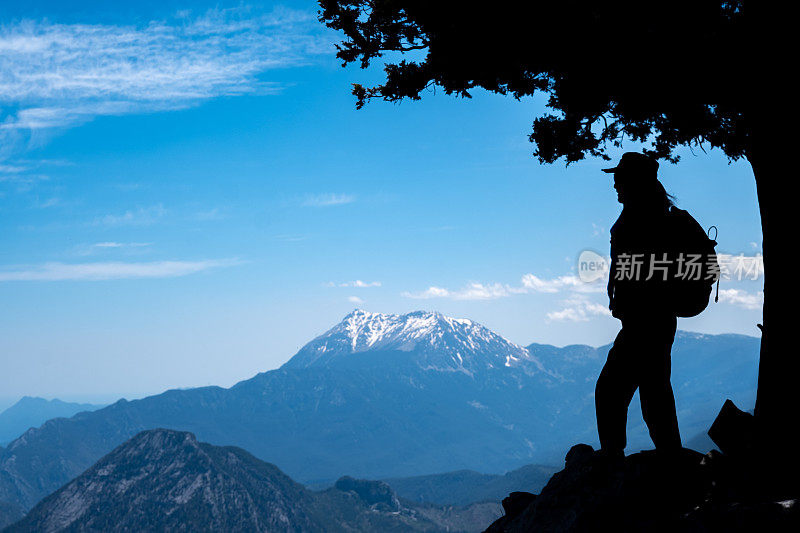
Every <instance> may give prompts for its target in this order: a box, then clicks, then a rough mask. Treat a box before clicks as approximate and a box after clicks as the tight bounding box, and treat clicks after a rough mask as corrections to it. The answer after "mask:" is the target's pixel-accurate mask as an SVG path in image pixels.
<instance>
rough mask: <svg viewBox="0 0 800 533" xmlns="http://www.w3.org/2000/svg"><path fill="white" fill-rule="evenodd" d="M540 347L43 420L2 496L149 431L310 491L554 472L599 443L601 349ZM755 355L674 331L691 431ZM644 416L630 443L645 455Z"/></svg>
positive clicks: (287, 376)
mask: <svg viewBox="0 0 800 533" xmlns="http://www.w3.org/2000/svg"><path fill="white" fill-rule="evenodd" d="M312 342H313V341H312ZM541 346H543V345H539V347H535V348H536V350H537V352H536V354H535V355H536V357H537V359H539V360H540V364H543V365H545V366H546V367H547V369H548V372H540V371H538V370H536V369H535V368H534V369H533V370H531V365H533V363H530V362H529V361H528V360H527V359H523V358H520V361H521V363H520V364H514V365H511V366H505V364H502V365H495V366H493V367H491V368H490V367H480V366H476V367H475V368H476V369H477V368H481V371H480V372H477V371H475V372H473V373H472V374H471V375H470V374H467V373H465V372H460V371H457V372H441V371H436V370H430V369H428V370H426V369H425V365H424V364H420V362H421V361H423V362H424V357H426V355H425V354H424V353H423V354H420V352H417V351H400V350H377V349H370V350H366V351H363V352H353V353H351V352H348V353H347V354H346V357H339V358H335V359H334V360H335V361H336V364H324V365H323V364H320V365H311V366H306V367H304V366H300V367H297V368H295V367H288V368H287V367H281V368H280V369H276V370H272V371H268V372H263V373H260V374H257V375H256V376H254V377H252V378H250V379H248V380H244V381H242V382H239V383H237V384H236V385H234V386H233V387H231V388H229V389H223V388H220V387H203V388H197V389H188V390H170V391H167V392H164V393H162V394H160V395H156V396H151V397H147V398H143V399H140V400H134V401H130V402H129V401H125V400H122V401H119V402H116V403H115V404H112V405H111V406H108V407H106V408H104V409H101V410H99V411H95V412H91V413H80V414H78V415H75V416H74V417H72V418H70V419H54V420H49V421H47V422H46V423H45V424H43V425H42V426H41V427H39V428H34V429H31V430H29V431H27V432H26V433H25V434H23V435H22V436H20V438H18V439H16V440H15V441H14V442H12V443H11V444H10V445H9V447H8V448H7V449H5V450H2V451H0V500H4V501H7V502H10V503H14V504H16V505H19V506H21V507H23V508H26V509H29V508H30V507H32V506H33V505H34V504H35V503H36V502H37V501H39V499H41V498H42V497H44V496H46V495H47V494H49V493H50V492H52V491H53V490H55V489H56V488H57V487H59V486H61V485H63V484H64V483H66V482H67V481H69V480H70V479H72V478H73V477H75V476H76V475H77V474H79V473H80V472H82V471H83V470H84V469H86V468H87V467H89V466H90V465H92V464H93V463H94V462H95V461H96V460H97V459H99V458H100V457H102V456H103V455H105V454H106V453H108V452H109V451H111V450H112V449H113V448H114V447H115V446H117V445H119V444H120V443H122V442H124V441H125V440H127V439H129V438H130V437H132V436H133V435H135V434H136V433H138V432H139V431H142V430H145V429H152V428H155V427H168V428H171V429H176V430H184V431H192V432H194V433H195V434H196V435H197V436H198V438H201V439H202V440H203V441H206V442H210V443H212V444H215V445H236V446H239V447H242V448H244V449H247V450H248V451H250V452H251V453H253V454H254V455H255V456H257V457H260V458H262V459H264V460H267V461H269V462H271V463H274V464H278V465H280V468H281V469H282V470H283V471H285V472H287V474H288V475H290V476H291V477H292V478H294V479H297V480H299V481H302V482H304V483H308V482H316V481H324V480H329V479H336V478H338V477H339V476H341V475H345V474H347V475H353V476H356V477H359V478H372V479H383V478H396V477H409V476H418V475H427V474H430V473H431V472H443V471H445V472H446V471H456V470H462V469H473V470H478V471H483V472H505V471H508V470H513V469H514V468H518V467H520V466H523V465H527V464H530V463H544V464H547V463H550V464H557V463H556V462H560V459H561V457H563V454H564V452H565V450H566V449H568V447H569V446H570V445H571V444H573V443H574V442H576V441H578V440H583V441H587V442H593V440H594V439H595V438H596V437H595V433H596V431H595V427H594V404H593V400H592V393H593V389H594V383H593V380H594V379H596V376H597V373H599V369H600V367H601V366H602V363H603V361H604V357H605V353H604V351H605V350H607V347H601V348H591V347H589V348H588V349H587V348H585V347H580V346H578V347H567V348H556V347H552V348H548V349H544V348H542V347H541ZM699 354H702V357H699V356H698V355H699ZM757 354H758V339H755V338H750V337H741V338H740V337H735V338H731V337H725V336H722V337H719V338H718V337H713V336H707V337H702V338H695V337H694V336H691V335H689V336H684V335H678V336H677V338H676V345H675V350H674V357H673V361H674V367H673V369H674V372H673V375H674V376H675V384H676V387H675V388H676V397H677V399H678V404H679V411H680V410H681V409H682V411H681V412H680V413H679V417H680V418H681V424H682V430H685V431H684V433H685V434H686V435H693V434H696V433H699V432H700V431H704V430H706V429H707V428H708V424H709V423H710V421H711V420H712V419H713V417H714V416H715V415H716V412H717V411H718V410H719V406H720V405H721V404H722V402H723V401H724V399H725V397H727V396H731V397H732V398H733V399H734V400H735V401H736V402H737V404H739V405H743V406H747V405H748V404H749V403H751V402H752V400H751V396H752V399H754V391H755V379H756V378H755V376H756V372H757ZM434 355H437V356H442V357H449V356H450V355H451V354H450V353H445V354H434ZM480 356H481V357H484V356H486V357H495V356H494V355H491V354H489V355H487V354H480ZM478 360H480V361H482V360H483V359H480V358H479V359H478ZM501 360H503V361H504V359H501ZM450 361H452V359H450ZM636 409H638V406H635V407H634V408H632V409H631V415H630V419H631V427H630V428H629V436H630V439H629V442H630V443H631V446H640V445H641V446H643V447H648V446H649V439H648V438H647V433H646V431H645V429H644V427H643V424H642V423H641V422H640V421H639V420H638V415H637V414H636V412H635V410H636ZM687 409H688V410H687ZM265 435H269V439H266V438H265V437H264V436H265Z"/></svg>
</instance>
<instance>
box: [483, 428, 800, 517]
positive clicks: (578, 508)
mask: <svg viewBox="0 0 800 533" xmlns="http://www.w3.org/2000/svg"><path fill="white" fill-rule="evenodd" d="M745 471H746V470H745V469H743V466H742V465H741V464H738V463H733V462H732V461H731V460H730V458H727V457H724V456H722V455H721V454H719V453H718V452H711V453H709V454H708V455H702V454H699V453H697V452H694V451H691V450H686V449H684V450H682V452H681V453H679V454H676V455H671V456H665V455H663V454H658V453H657V452H653V451H649V452H640V453H636V454H633V455H630V456H628V457H625V458H624V459H623V458H621V457H620V458H611V457H606V456H604V455H603V454H602V453H601V452H597V451H594V450H593V449H592V448H591V446H588V445H586V444H579V445H576V446H574V447H573V448H572V449H571V450H570V451H569V453H568V454H567V457H566V461H565V467H564V470H562V471H561V472H558V473H556V474H555V475H553V477H552V478H551V479H550V481H549V482H548V483H547V485H546V486H545V487H544V489H542V492H541V494H539V495H538V496H535V497H534V496H533V495H527V496H526V495H525V493H514V494H512V495H511V496H509V498H507V499H506V500H504V501H503V507H504V509H505V511H506V514H505V516H503V517H502V518H500V519H498V520H497V521H496V522H494V523H493V524H492V525H491V526H490V527H489V529H487V532H491V533H499V532H507V533H513V532H530V531H536V532H539V531H541V532H562V531H563V532H567V531H569V532H583V531H587V532H588V531H648V532H650V531H693V532H716V531H726V532H727V531H755V530H760V531H800V502H798V500H796V499H792V498H788V499H786V498H785V496H786V495H784V496H782V497H777V496H775V495H769V494H768V492H767V491H759V490H754V487H753V486H751V485H750V482H757V481H756V479H757V478H755V477H752V476H745V477H744V478H743V477H742V476H741V475H740V474H742V472H745Z"/></svg>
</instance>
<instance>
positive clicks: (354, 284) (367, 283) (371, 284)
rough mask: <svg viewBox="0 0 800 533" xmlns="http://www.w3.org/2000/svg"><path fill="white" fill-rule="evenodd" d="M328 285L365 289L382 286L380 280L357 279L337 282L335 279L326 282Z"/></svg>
mask: <svg viewBox="0 0 800 533" xmlns="http://www.w3.org/2000/svg"><path fill="white" fill-rule="evenodd" d="M325 285H326V286H328V287H352V288H356V289H365V288H368V287H380V286H381V282H380V281H361V280H360V279H357V280H355V281H342V282H340V283H336V282H335V281H329V282H328V283H326V284H325Z"/></svg>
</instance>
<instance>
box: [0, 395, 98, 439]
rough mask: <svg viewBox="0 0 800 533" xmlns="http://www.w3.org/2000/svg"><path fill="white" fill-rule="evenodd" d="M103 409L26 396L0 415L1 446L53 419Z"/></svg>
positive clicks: (95, 406) (89, 405)
mask: <svg viewBox="0 0 800 533" xmlns="http://www.w3.org/2000/svg"><path fill="white" fill-rule="evenodd" d="M101 407H103V406H102V405H93V404H89V403H70V402H62V401H61V400H58V399H54V400H45V399H44V398H33V397H30V396H24V397H23V398H22V399H20V400H19V401H18V402H17V403H15V404H14V405H12V406H11V407H9V408H8V409H6V410H5V411H3V412H1V413H0V445H4V444H7V443H9V442H11V440H12V439H15V438H17V437H19V436H20V435H22V433H23V432H25V431H26V430H27V429H29V428H32V427H38V426H40V425H42V423H43V422H45V421H47V420H50V419H51V418H59V417H64V418H69V417H70V416H72V415H74V414H76V413H80V412H81V411H95V410H97V409H100V408H101Z"/></svg>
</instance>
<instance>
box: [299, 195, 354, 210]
mask: <svg viewBox="0 0 800 533" xmlns="http://www.w3.org/2000/svg"><path fill="white" fill-rule="evenodd" d="M355 201H356V197H355V196H353V195H352V194H339V193H324V194H310V195H308V196H306V197H305V199H304V200H303V201H302V205H303V207H330V206H333V205H344V204H351V203H353V202H355Z"/></svg>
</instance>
